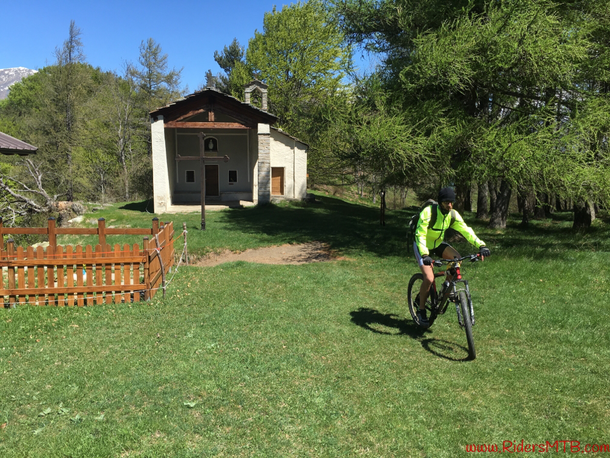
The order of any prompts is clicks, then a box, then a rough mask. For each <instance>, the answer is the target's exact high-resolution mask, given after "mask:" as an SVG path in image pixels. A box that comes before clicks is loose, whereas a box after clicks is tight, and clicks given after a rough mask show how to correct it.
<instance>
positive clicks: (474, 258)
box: [432, 253, 481, 267]
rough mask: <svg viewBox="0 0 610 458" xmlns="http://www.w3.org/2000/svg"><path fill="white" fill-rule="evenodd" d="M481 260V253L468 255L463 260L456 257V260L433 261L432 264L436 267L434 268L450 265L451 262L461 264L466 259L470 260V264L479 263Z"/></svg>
mask: <svg viewBox="0 0 610 458" xmlns="http://www.w3.org/2000/svg"><path fill="white" fill-rule="evenodd" d="M479 258H481V254H480V253H477V254H467V255H466V256H463V257H461V258H458V257H455V258H454V259H437V260H436V261H433V263H432V264H433V265H434V267H441V266H442V265H443V264H449V263H450V262H461V261H464V260H466V259H470V262H477V261H478V260H479Z"/></svg>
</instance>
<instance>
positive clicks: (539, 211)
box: [534, 192, 552, 219]
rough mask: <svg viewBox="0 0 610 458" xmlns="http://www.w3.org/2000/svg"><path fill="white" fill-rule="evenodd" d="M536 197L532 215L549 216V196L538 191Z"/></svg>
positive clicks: (537, 216) (538, 217)
mask: <svg viewBox="0 0 610 458" xmlns="http://www.w3.org/2000/svg"><path fill="white" fill-rule="evenodd" d="M537 197H538V199H537V202H536V207H535V210H534V217H535V218H536V219H546V218H550V217H551V213H552V211H551V205H550V202H551V199H550V198H549V195H548V194H547V193H544V192H539V193H538V194H537Z"/></svg>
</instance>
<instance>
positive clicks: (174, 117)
mask: <svg viewBox="0 0 610 458" xmlns="http://www.w3.org/2000/svg"><path fill="white" fill-rule="evenodd" d="M204 112H207V113H211V115H210V118H209V119H208V121H205V122H196V123H191V122H188V118H192V117H194V116H196V115H197V114H201V113H204ZM215 112H218V113H223V114H225V115H228V116H230V117H232V118H234V119H236V120H237V123H236V124H235V125H229V124H230V123H218V122H215V121H214V113H215ZM150 116H151V117H153V118H155V117H157V116H163V120H164V123H165V125H166V126H167V127H181V125H184V127H195V128H206V127H207V128H239V127H240V126H241V127H242V128H255V127H256V125H257V124H258V123H263V124H274V123H275V122H276V121H277V119H278V118H277V116H275V115H273V114H271V113H269V112H267V111H264V110H261V109H260V108H257V107H255V106H252V105H250V104H248V103H244V102H242V101H240V100H238V99H236V98H235V97H232V96H230V95H228V94H225V93H223V92H220V91H219V90H218V89H214V88H210V87H208V88H205V89H203V90H201V91H197V92H194V93H193V94H190V95H187V96H186V97H184V98H183V99H180V100H177V101H175V102H172V103H170V104H169V105H166V106H164V107H161V108H157V109H156V110H154V111H151V112H150ZM168 123H169V124H170V125H169V126H168Z"/></svg>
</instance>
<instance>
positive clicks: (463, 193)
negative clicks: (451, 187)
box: [454, 182, 472, 213]
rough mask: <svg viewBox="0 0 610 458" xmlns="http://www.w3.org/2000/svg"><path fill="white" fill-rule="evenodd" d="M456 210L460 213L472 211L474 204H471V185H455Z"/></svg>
mask: <svg viewBox="0 0 610 458" xmlns="http://www.w3.org/2000/svg"><path fill="white" fill-rule="evenodd" d="M454 206H455V209H456V210H457V211H459V212H460V213H463V212H464V211H471V210H472V204H471V203H470V184H469V183H463V182H462V183H456V185H455V205H454Z"/></svg>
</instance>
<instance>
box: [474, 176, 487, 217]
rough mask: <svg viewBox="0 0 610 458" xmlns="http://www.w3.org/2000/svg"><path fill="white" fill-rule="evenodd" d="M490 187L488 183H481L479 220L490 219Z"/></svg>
mask: <svg viewBox="0 0 610 458" xmlns="http://www.w3.org/2000/svg"><path fill="white" fill-rule="evenodd" d="M488 206H489V187H488V186H487V183H479V185H478V193H477V219H487V218H489V211H488V210H487V207H488Z"/></svg>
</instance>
